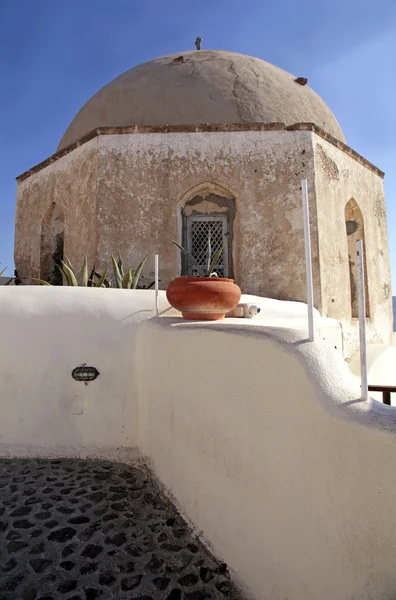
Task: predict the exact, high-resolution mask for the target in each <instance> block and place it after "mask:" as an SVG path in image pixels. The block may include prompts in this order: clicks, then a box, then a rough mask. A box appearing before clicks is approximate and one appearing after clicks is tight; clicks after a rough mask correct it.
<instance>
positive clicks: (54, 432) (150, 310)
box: [0, 286, 169, 457]
mask: <svg viewBox="0 0 396 600" xmlns="http://www.w3.org/2000/svg"><path fill="white" fill-rule="evenodd" d="M132 294H133V297H132V296H131V291H130V290H111V289H110V290H101V289H96V288H71V287H70V288H69V287H63V288H59V287H54V288H46V287H41V286H19V287H18V288H15V287H13V288H6V287H2V288H1V292H0V332H1V335H0V415H1V417H0V444H2V446H3V447H7V448H9V452H10V453H11V454H20V453H22V454H24V453H25V452H27V453H30V452H32V453H33V454H34V453H37V452H39V453H40V452H42V453H43V454H44V455H46V454H48V452H51V453H55V454H60V455H63V454H64V453H65V452H66V453H70V454H73V455H79V454H81V455H88V456H95V455H97V454H98V453H99V454H101V455H105V456H109V455H111V454H114V456H115V457H119V456H122V452H123V450H122V449H125V448H133V447H135V446H136V444H137V417H138V414H137V400H136V396H135V392H134V375H133V368H134V364H135V352H136V347H135V341H136V335H135V334H136V328H137V325H138V323H139V322H140V321H141V320H142V319H146V318H148V317H150V316H152V315H153V314H154V292H153V291H146V290H141V291H139V290H137V291H135V292H133V293H132ZM160 307H161V309H162V310H166V309H167V308H168V307H169V305H168V303H167V302H166V300H165V298H161V305H160ZM82 363H87V365H89V366H94V367H96V368H97V369H98V371H99V373H100V375H99V377H98V378H97V379H96V380H95V381H93V382H91V383H89V384H88V385H85V384H84V383H83V382H78V381H75V380H74V379H73V378H72V376H71V373H72V370H73V369H74V367H77V366H79V365H80V364H82ZM4 445H5V446H4Z"/></svg>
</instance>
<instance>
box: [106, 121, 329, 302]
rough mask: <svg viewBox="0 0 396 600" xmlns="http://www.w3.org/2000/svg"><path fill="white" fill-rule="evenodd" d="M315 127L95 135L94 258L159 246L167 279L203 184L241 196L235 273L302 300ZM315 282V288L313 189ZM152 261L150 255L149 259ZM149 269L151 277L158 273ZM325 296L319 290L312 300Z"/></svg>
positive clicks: (248, 288)
mask: <svg viewBox="0 0 396 600" xmlns="http://www.w3.org/2000/svg"><path fill="white" fill-rule="evenodd" d="M311 135H312V134H311V133H310V132H306V131H301V132H287V131H275V132H272V131H266V132H261V131H246V132H206V133H204V132H202V133H183V132H180V133H175V134H173V133H168V134H165V135H164V134H155V133H153V134H149V135H147V134H146V135H144V134H143V135H142V134H135V135H122V134H121V135H106V136H100V138H99V173H100V175H99V177H100V181H99V185H98V199H97V202H98V238H99V242H98V263H104V262H105V261H106V260H107V257H108V254H109V252H110V251H111V252H114V253H115V252H118V251H120V252H121V253H122V255H123V256H125V257H126V258H128V260H129V261H130V262H132V263H133V264H136V263H137V262H138V261H139V260H140V259H141V258H142V257H143V256H144V255H145V254H147V253H158V254H159V255H160V277H161V287H165V286H166V285H167V284H168V283H169V282H170V281H171V280H172V279H173V278H174V277H175V276H176V275H177V274H178V272H180V260H179V257H178V254H179V252H178V250H177V249H176V248H175V247H174V246H173V245H172V243H171V242H170V241H169V240H170V239H180V233H181V210H182V207H183V206H184V204H185V203H186V202H188V200H191V199H192V198H194V196H197V195H201V194H202V193H204V194H205V193H207V192H211V193H217V194H219V195H221V196H225V197H226V198H235V201H236V214H235V219H234V231H233V255H234V272H235V278H236V280H237V282H238V283H239V284H240V285H241V287H242V289H243V291H244V292H246V293H252V294H258V295H262V296H268V297H274V298H280V299H287V300H305V266H304V239H303V219H302V210H301V191H300V181H301V179H302V178H304V177H307V178H308V180H310V181H312V180H313V172H312V170H313V153H312V143H311ZM311 203H312V210H311V217H312V239H313V259H314V280H315V287H316V289H319V271H318V254H317V245H316V236H317V231H316V219H315V207H314V195H313V193H312V195H311ZM150 268H151V269H152V262H151V264H150ZM152 274H153V273H152V272H151V273H150V272H149V270H147V272H146V276H147V277H150V276H152ZM316 300H317V304H318V305H319V303H320V299H319V297H318V298H317V299H316Z"/></svg>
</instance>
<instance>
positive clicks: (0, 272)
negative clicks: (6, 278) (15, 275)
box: [0, 263, 7, 277]
mask: <svg viewBox="0 0 396 600" xmlns="http://www.w3.org/2000/svg"><path fill="white" fill-rule="evenodd" d="M0 265H1V263H0ZM6 269H7V267H4V269H2V270H1V271H0V277H1V276H2V275H3V273H5V271H6Z"/></svg>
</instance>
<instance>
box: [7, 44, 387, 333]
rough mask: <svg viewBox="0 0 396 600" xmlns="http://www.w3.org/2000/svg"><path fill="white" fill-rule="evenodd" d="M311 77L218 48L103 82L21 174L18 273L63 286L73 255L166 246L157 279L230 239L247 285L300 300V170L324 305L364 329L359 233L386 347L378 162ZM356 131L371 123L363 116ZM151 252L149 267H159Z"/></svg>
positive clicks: (131, 255) (233, 266)
mask: <svg viewBox="0 0 396 600" xmlns="http://www.w3.org/2000/svg"><path fill="white" fill-rule="evenodd" d="M306 84H307V80H306V79H303V78H296V77H295V76H293V75H290V74H289V73H286V72H285V71H283V70H281V69H279V68H277V67H275V66H273V65H271V64H269V63H267V62H265V61H263V60H261V59H258V58H252V57H250V56H245V55H242V54H237V53H233V52H225V51H220V50H200V51H197V50H195V51H189V52H183V53H179V54H172V55H169V56H163V57H161V58H157V59H155V60H151V61H149V62H146V63H144V64H141V65H138V66H137V67H134V68H132V69H131V70H129V71H127V72H126V73H124V74H122V75H120V76H119V77H117V78H116V79H114V80H113V81H111V82H110V83H109V84H107V85H106V86H105V87H103V88H102V89H101V90H99V91H98V92H97V93H96V94H95V95H94V96H93V97H92V98H91V99H90V100H88V102H87V103H86V104H85V105H84V106H83V107H82V108H81V110H80V111H79V113H78V114H77V115H76V116H75V118H74V119H73V121H72V122H71V123H70V125H69V127H68V128H67V130H66V131H65V133H64V135H63V137H62V139H61V140H60V143H59V146H58V148H57V151H56V153H55V154H53V155H52V156H50V157H49V158H48V159H47V160H45V161H44V162H42V163H41V164H39V165H37V166H35V167H33V168H31V169H30V170H29V171H27V172H26V173H24V174H22V175H20V176H19V177H18V178H17V181H18V192H17V211H16V236H15V263H16V268H17V269H18V272H19V275H21V276H24V275H29V276H33V277H41V278H44V279H47V280H49V281H55V282H56V277H57V269H55V265H56V264H57V263H58V262H59V260H60V259H61V258H62V257H63V256H67V257H68V258H69V259H70V260H71V262H72V263H73V264H74V265H76V266H81V264H82V261H83V257H84V256H85V255H86V256H87V257H88V261H89V263H90V264H93V263H95V264H96V266H97V268H98V269H100V268H102V267H103V266H104V265H105V264H106V265H109V257H110V253H114V254H118V253H120V254H121V256H122V257H123V259H124V261H126V262H128V263H130V264H132V265H137V263H138V262H140V260H141V259H142V258H143V257H144V256H145V255H146V254H150V255H151V256H152V255H154V254H159V260H160V280H161V282H160V283H161V287H162V288H165V287H166V286H167V285H168V283H169V282H170V281H171V280H172V279H173V278H174V277H175V276H177V275H180V274H181V273H182V274H188V273H189V272H190V269H191V266H190V265H188V264H185V263H184V261H182V260H181V258H180V253H179V251H178V249H177V248H176V247H175V246H174V245H173V244H172V243H171V241H170V240H178V241H179V242H181V243H183V245H185V246H186V247H187V248H188V249H190V250H191V251H192V252H193V253H194V255H195V257H196V258H197V259H198V260H204V256H205V249H206V243H207V237H208V231H210V232H211V235H212V241H213V245H214V246H216V245H218V244H221V243H222V242H223V243H224V253H223V257H222V259H221V264H220V265H219V274H221V275H223V276H229V277H233V278H235V280H236V282H237V283H238V284H239V285H240V286H241V288H242V291H243V292H245V293H250V294H257V295H260V296H266V297H271V298H277V299H281V300H282V299H283V300H299V301H304V302H305V300H306V288H305V262H304V233H303V214H302V207H301V180H302V179H305V178H306V179H307V180H308V187H309V205H310V221H311V244H312V259H313V278H314V298H315V306H316V308H317V309H318V310H319V311H320V313H321V314H322V315H323V316H329V317H333V318H335V319H338V320H340V321H341V322H342V324H343V327H344V335H346V336H347V337H348V336H350V337H352V338H354V339H355V338H356V336H357V322H356V317H357V295H356V286H357V270H356V251H355V242H356V240H357V239H362V238H363V239H364V242H365V249H366V255H367V257H368V260H367V266H366V300H367V318H368V319H367V323H368V342H370V343H389V341H390V336H391V331H392V307H391V287H390V267H389V255H388V237H387V224H386V212H385V198H384V188H383V175H384V174H383V173H382V172H381V171H380V170H379V169H378V168H376V167H375V166H373V165H372V164H371V163H370V162H369V161H367V160H366V159H365V158H363V157H362V156H360V155H359V154H357V153H356V152H355V151H354V150H352V149H351V148H350V147H348V146H347V145H346V142H345V139H344V135H343V132H342V130H341V127H340V125H339V124H338V122H337V120H336V118H335V116H334V115H333V113H332V112H331V110H330V109H329V107H328V106H327V105H326V104H325V102H324V101H323V100H322V99H321V98H320V97H319V96H318V95H317V94H316V93H315V92H314V91H313V90H312V89H310V87H309V86H308V85H306ZM362 126H364V125H363V124H362ZM153 267H154V261H153V260H151V259H149V260H148V261H147V267H146V272H145V273H144V275H145V277H147V278H148V279H149V278H152V276H153V270H154V268H153Z"/></svg>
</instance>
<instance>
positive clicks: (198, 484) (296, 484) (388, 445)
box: [0, 286, 396, 600]
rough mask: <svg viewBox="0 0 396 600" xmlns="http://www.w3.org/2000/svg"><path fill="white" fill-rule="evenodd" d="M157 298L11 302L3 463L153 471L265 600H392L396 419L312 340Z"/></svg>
mask: <svg viewBox="0 0 396 600" xmlns="http://www.w3.org/2000/svg"><path fill="white" fill-rule="evenodd" d="M153 296H154V293H153V292H150V291H136V292H130V291H129V290H99V289H89V288H43V287H37V286H33V287H28V286H26V287H18V288H15V287H14V288H4V287H3V288H2V289H1V291H0V331H1V338H0V415H1V419H0V453H1V454H3V455H4V454H6V455H13V456H15V455H19V456H36V455H40V456H90V457H95V456H97V457H99V456H100V457H107V458H115V459H118V460H128V461H131V460H137V459H138V458H140V457H143V459H145V460H146V461H148V464H150V465H151V467H152V468H153V470H154V472H155V473H156V474H157V476H158V477H159V479H160V481H162V483H163V484H164V485H165V486H166V487H167V489H168V490H169V492H170V493H171V494H172V495H173V496H174V497H175V499H176V501H177V502H178V504H179V506H180V508H181V510H182V511H183V512H184V513H185V514H186V515H187V517H189V518H190V519H191V520H192V522H193V524H194V525H195V527H196V529H197V531H200V532H202V535H203V536H204V537H205V538H206V539H207V540H209V542H210V544H211V545H212V546H213V548H214V550H215V552H216V553H217V554H219V555H220V556H222V557H223V558H224V560H225V561H226V562H227V563H228V564H229V566H230V568H231V569H232V571H233V572H234V575H235V577H236V578H237V579H238V580H239V581H242V582H243V583H244V584H245V585H247V586H248V588H249V590H250V591H251V592H252V593H253V596H254V597H255V598H257V599H258V600H259V599H260V600H267V599H268V598H271V600H284V598H293V600H317V599H318V598H320V599H321V600H334V598H337V600H355V599H357V598H359V600H373V599H375V600H389V599H390V598H392V594H394V591H395V589H396V572H395V569H394V565H395V561H396V550H395V544H394V540H395V537H396V516H395V513H394V506H395V501H396V471H395V468H394V465H395V462H396V446H395V435H396V410H395V409H394V408H393V407H385V406H382V405H381V404H379V403H377V402H371V401H370V402H360V401H359V396H360V390H359V380H358V379H357V378H356V377H354V376H353V375H352V373H351V372H350V371H349V369H348V367H347V365H346V363H345V362H344V361H343V359H342V356H341V355H340V354H339V353H338V352H336V351H334V350H332V349H330V348H328V347H325V346H323V345H321V344H316V343H308V342H307V340H306V332H302V333H298V332H296V331H292V330H287V329H280V328H278V329H275V328H273V329H271V328H266V329H265V330H264V329H261V328H260V327H258V326H257V325H249V324H246V323H245V322H242V323H235V322H232V323H230V324H227V323H226V322H224V323H222V324H205V325H202V324H196V323H190V324H186V323H185V322H184V321H182V320H180V319H174V318H166V317H163V318H160V319H155V318H154V319H149V318H148V317H150V316H151V315H152V314H153V304H154V297H153ZM167 309H168V305H167V303H166V302H164V301H162V300H161V307H160V310H161V313H166V311H167ZM83 362H86V363H87V364H88V365H92V366H95V367H96V368H97V369H98V370H99V372H100V375H99V377H98V379H97V380H95V381H94V382H92V383H89V384H88V385H87V386H85V385H84V384H83V383H81V382H76V381H74V380H73V379H72V377H71V371H72V369H73V368H74V367H75V366H78V365H79V364H81V363H83ZM379 501H380V506H379Z"/></svg>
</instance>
